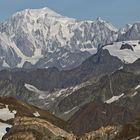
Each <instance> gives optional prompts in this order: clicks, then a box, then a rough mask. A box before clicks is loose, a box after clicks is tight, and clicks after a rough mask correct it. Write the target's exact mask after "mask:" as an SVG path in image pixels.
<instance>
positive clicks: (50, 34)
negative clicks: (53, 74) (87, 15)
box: [0, 8, 118, 69]
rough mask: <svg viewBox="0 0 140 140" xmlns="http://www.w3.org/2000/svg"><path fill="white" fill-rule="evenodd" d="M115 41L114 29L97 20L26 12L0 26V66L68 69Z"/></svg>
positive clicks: (115, 31) (42, 10) (39, 10)
mask: <svg viewBox="0 0 140 140" xmlns="http://www.w3.org/2000/svg"><path fill="white" fill-rule="evenodd" d="M117 38H118V29H116V28H115V27H113V26H112V25H111V24H110V23H108V22H106V21H103V20H101V19H100V18H98V19H97V20H95V21H77V20H75V19H72V18H68V17H64V16H62V15H59V14H57V13H55V12H54V11H52V10H50V9H48V8H43V9H26V10H23V11H21V12H17V13H16V14H14V15H13V16H11V17H10V18H9V19H7V20H6V21H4V22H2V23H1V24H0V56H1V57H0V66H1V67H11V68H14V67H25V68H32V67H39V68H48V67H53V66H56V67H58V68H60V69H70V68H73V67H76V66H77V65H79V64H81V63H82V62H83V61H84V60H85V59H86V58H87V57H89V56H90V55H91V54H94V53H96V51H97V48H99V47H101V46H102V45H105V44H109V43H111V42H114V41H116V40H117Z"/></svg>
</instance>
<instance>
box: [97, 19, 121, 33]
mask: <svg viewBox="0 0 140 140" xmlns="http://www.w3.org/2000/svg"><path fill="white" fill-rule="evenodd" d="M95 23H97V24H103V25H104V26H105V27H107V28H108V29H110V30H112V31H114V32H118V29H117V28H116V27H114V26H113V25H112V24H111V23H110V22H107V21H105V20H103V19H101V17H98V18H97V19H96V21H95Z"/></svg>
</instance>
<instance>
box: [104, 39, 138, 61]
mask: <svg viewBox="0 0 140 140" xmlns="http://www.w3.org/2000/svg"><path fill="white" fill-rule="evenodd" d="M139 42H140V41H123V42H114V43H113V45H107V46H105V47H104V48H103V49H107V50H108V51H109V53H110V54H111V55H112V56H116V57H118V58H119V59H120V60H122V61H123V62H125V63H133V62H135V61H136V60H137V59H138V58H140V43H139ZM124 44H129V45H130V46H131V47H132V49H133V50H131V49H127V48H125V49H121V47H122V45H124Z"/></svg>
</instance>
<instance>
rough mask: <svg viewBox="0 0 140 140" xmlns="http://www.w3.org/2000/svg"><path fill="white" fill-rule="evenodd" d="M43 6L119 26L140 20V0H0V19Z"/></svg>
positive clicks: (66, 14)
mask: <svg viewBox="0 0 140 140" xmlns="http://www.w3.org/2000/svg"><path fill="white" fill-rule="evenodd" d="M42 7H48V8H51V9H53V10H54V11H56V12H58V13H60V14H62V15H65V16H68V17H73V18H77V19H79V20H86V19H88V20H94V19H96V18H97V17H101V18H103V19H105V20H107V21H110V22H112V23H113V24H114V25H116V26H118V27H119V26H124V25H125V24H126V23H133V22H135V21H140V0H0V20H4V19H6V18H8V17H9V16H11V15H12V14H13V13H15V12H17V11H19V10H23V9H27V8H42Z"/></svg>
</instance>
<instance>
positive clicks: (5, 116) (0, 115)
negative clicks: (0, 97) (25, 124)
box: [0, 105, 16, 121]
mask: <svg viewBox="0 0 140 140" xmlns="http://www.w3.org/2000/svg"><path fill="white" fill-rule="evenodd" d="M15 114H16V111H10V110H9V108H8V105H6V108H2V109H0V119H1V120H3V121H7V120H10V119H12V118H14V117H15Z"/></svg>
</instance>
